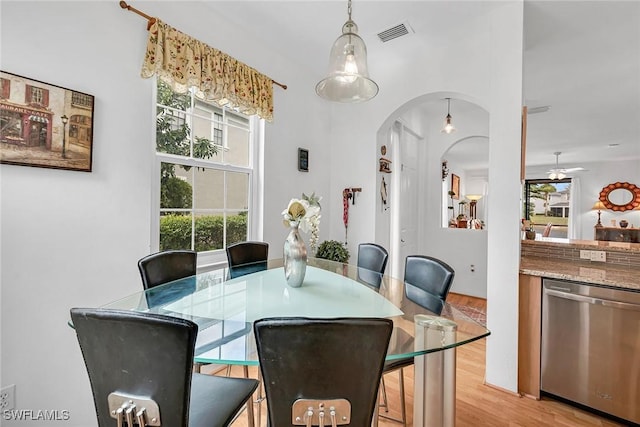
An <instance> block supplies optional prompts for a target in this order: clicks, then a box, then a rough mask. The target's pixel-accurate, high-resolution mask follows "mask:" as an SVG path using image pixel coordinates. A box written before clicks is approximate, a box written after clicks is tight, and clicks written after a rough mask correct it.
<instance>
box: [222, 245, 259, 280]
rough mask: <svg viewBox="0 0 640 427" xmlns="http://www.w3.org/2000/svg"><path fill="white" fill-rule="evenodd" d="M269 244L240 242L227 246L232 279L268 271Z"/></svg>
mask: <svg viewBox="0 0 640 427" xmlns="http://www.w3.org/2000/svg"><path fill="white" fill-rule="evenodd" d="M268 258H269V244H268V243H265V242H239V243H236V244H234V245H231V246H227V263H228V264H229V276H230V277H231V278H234V277H239V276H243V275H245V274H250V273H254V272H256V271H262V270H266V269H267V259H268Z"/></svg>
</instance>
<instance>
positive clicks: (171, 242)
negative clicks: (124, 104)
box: [156, 82, 254, 252]
mask: <svg viewBox="0 0 640 427" xmlns="http://www.w3.org/2000/svg"><path fill="white" fill-rule="evenodd" d="M253 123H254V119H250V118H249V117H247V116H244V115H242V114H240V113H237V112H235V111H232V110H229V109H226V108H221V107H219V106H217V105H214V104H210V103H207V102H204V101H202V100H200V99H197V98H196V97H195V96H194V95H193V93H191V92H188V93H186V94H177V93H174V92H173V91H172V90H171V89H170V88H169V87H168V86H167V85H166V84H164V83H162V82H158V84H157V108H156V157H157V160H158V170H159V173H158V180H159V187H160V188H159V190H160V191H159V200H158V203H157V205H158V208H157V218H158V220H159V222H158V232H157V239H158V240H157V247H158V249H159V250H168V249H193V250H196V251H198V252H208V251H218V250H222V249H225V248H226V247H227V246H228V245H230V244H233V243H236V242H240V241H244V240H249V236H250V229H251V224H250V219H251V217H252V212H251V204H252V203H251V202H252V197H253V194H252V188H253V187H254V185H253V184H252V183H253V179H254V173H253V172H254V164H253V163H254V156H253V155H252V152H253V147H254V144H253V143H252V140H253V135H254V132H253V127H254V126H253Z"/></svg>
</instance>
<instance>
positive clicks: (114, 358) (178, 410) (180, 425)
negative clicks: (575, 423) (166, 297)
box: [71, 308, 198, 427]
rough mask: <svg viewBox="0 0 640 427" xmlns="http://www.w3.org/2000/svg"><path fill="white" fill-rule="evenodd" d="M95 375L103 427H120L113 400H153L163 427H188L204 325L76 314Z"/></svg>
mask: <svg viewBox="0 0 640 427" xmlns="http://www.w3.org/2000/svg"><path fill="white" fill-rule="evenodd" d="M71 319H72V321H73V326H74V328H75V330H76V334H77V336H78V342H79V343H80V348H81V350H82V355H83V357H84V362H85V365H86V367H87V372H88V374H89V380H90V382H91V389H92V392H93V400H94V403H95V407H96V414H97V417H98V426H99V427H115V426H116V420H115V419H114V418H111V416H110V414H109V406H108V403H107V396H108V395H109V394H110V393H111V392H114V391H118V392H121V393H126V394H131V395H134V396H144V397H148V398H150V399H153V400H154V401H155V402H156V403H157V404H158V406H159V407H160V411H161V416H160V418H161V421H162V425H163V426H174V427H186V426H187V425H188V419H189V397H190V387H191V369H192V366H193V354H194V348H195V341H196V335H197V332H198V326H197V325H196V324H195V323H193V322H191V321H189V320H184V319H178V318H175V317H169V316H163V315H158V314H146V313H136V312H132V311H121V310H106V309H81V308H73V309H71Z"/></svg>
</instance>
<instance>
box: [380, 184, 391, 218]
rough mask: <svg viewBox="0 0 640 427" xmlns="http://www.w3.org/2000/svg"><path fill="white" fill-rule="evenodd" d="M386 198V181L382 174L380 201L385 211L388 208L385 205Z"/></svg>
mask: <svg viewBox="0 0 640 427" xmlns="http://www.w3.org/2000/svg"><path fill="white" fill-rule="evenodd" d="M387 198H388V194H387V183H386V181H385V180H384V176H383V177H382V182H380V201H381V202H382V208H383V211H386V210H387V209H389V208H388V207H387Z"/></svg>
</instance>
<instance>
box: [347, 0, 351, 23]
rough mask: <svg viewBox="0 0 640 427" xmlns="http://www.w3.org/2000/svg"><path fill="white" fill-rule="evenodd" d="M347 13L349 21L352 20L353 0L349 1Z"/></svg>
mask: <svg viewBox="0 0 640 427" xmlns="http://www.w3.org/2000/svg"><path fill="white" fill-rule="evenodd" d="M347 13H348V14H349V21H351V0H349V1H348V3H347Z"/></svg>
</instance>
